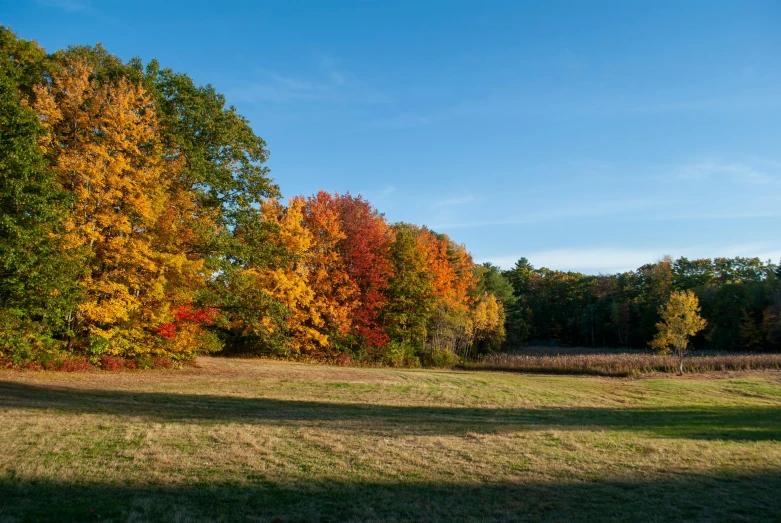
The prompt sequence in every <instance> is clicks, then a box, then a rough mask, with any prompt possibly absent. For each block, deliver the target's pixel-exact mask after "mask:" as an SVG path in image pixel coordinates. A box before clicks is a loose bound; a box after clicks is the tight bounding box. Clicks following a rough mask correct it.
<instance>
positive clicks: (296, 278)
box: [0, 27, 505, 367]
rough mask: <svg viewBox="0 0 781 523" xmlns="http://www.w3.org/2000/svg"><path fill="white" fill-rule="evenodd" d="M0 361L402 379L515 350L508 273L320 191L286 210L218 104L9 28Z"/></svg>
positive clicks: (155, 71) (105, 58) (185, 81)
mask: <svg viewBox="0 0 781 523" xmlns="http://www.w3.org/2000/svg"><path fill="white" fill-rule="evenodd" d="M0 48H2V55H0V135H1V137H0V360H2V361H3V362H6V363H7V364H13V365H21V366H23V365H25V364H29V363H30V362H37V363H38V364H42V365H43V366H47V367H56V365H57V364H58V362H60V363H61V362H63V361H67V360H68V359H69V358H75V357H78V358H82V359H84V360H86V361H89V362H93V363H97V362H99V361H101V359H105V358H123V359H128V360H133V361H135V362H137V363H138V364H140V365H142V366H143V365H149V364H150V363H149V362H150V361H152V359H154V358H166V359H169V360H188V359H191V358H192V357H194V356H195V355H197V354H199V353H205V352H216V351H227V352H233V353H241V354H267V355H277V356H286V357H292V358H298V357H306V358H313V359H321V360H335V359H342V360H350V359H360V360H362V361H368V362H378V363H384V364H391V365H417V364H442V363H452V362H453V361H454V360H455V358H456V357H468V356H469V354H470V353H474V352H479V351H486V350H496V349H498V348H499V347H500V346H501V345H502V343H503V342H504V324H505V317H504V310H503V305H502V303H501V302H500V301H499V300H498V299H497V298H496V296H495V294H494V292H493V291H492V286H491V283H490V282H489V280H490V279H491V278H493V277H494V275H493V273H491V271H489V270H487V269H486V268H485V267H483V266H479V265H476V264H475V263H474V262H473V261H472V258H471V256H470V254H469V253H468V252H467V250H466V248H465V247H464V246H463V245H459V244H457V243H455V242H453V241H452V240H451V239H450V238H448V237H447V236H446V235H443V234H437V233H435V232H433V231H431V230H429V229H427V228H426V227H422V226H417V225H412V224H406V223H389V222H388V221H387V220H386V219H385V217H384V216H383V215H382V214H380V213H379V212H378V211H377V210H376V209H375V208H374V207H373V206H372V205H371V204H370V203H369V202H368V201H366V200H365V199H364V198H362V197H361V196H353V195H350V194H329V193H326V192H319V193H317V194H315V195H312V196H309V197H294V198H290V199H289V200H288V202H287V204H284V203H283V200H282V197H281V192H280V189H279V187H278V186H277V185H276V184H275V183H274V181H273V180H272V179H271V177H270V173H269V170H268V168H267V167H266V165H265V164H266V162H267V159H268V150H267V148H266V143H265V142H264V141H263V140H262V139H261V138H260V137H259V136H257V135H256V134H255V132H254V131H253V129H252V128H251V127H250V125H249V122H248V121H247V120H246V119H245V118H244V117H242V116H241V115H240V114H239V113H238V112H237V111H236V109H235V108H234V107H232V106H229V105H227V104H226V100H225V98H224V96H223V95H221V94H220V93H218V92H217V91H216V90H215V89H214V88H213V87H212V86H209V85H207V86H199V85H196V84H195V83H194V82H193V81H192V80H191V79H190V78H189V77H188V76H187V75H185V74H183V73H179V72H175V71H173V70H171V69H167V68H163V67H161V66H160V64H159V63H158V62H157V61H154V60H153V61H151V62H149V63H148V64H143V63H142V61H141V60H140V59H137V58H136V59H131V60H129V61H128V62H123V61H122V60H120V59H119V58H117V57H116V56H113V55H112V54H110V53H109V52H108V51H106V50H105V49H104V48H103V47H101V46H100V45H97V46H95V47H70V48H68V49H65V50H60V51H57V52H55V53H51V54H47V53H46V52H45V51H44V50H43V49H42V48H41V47H39V46H38V45H37V44H36V43H35V42H34V41H26V40H23V39H20V38H18V37H16V35H15V34H14V33H13V32H11V31H10V30H9V29H7V28H4V27H0Z"/></svg>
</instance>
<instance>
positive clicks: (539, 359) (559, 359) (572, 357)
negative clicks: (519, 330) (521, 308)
mask: <svg viewBox="0 0 781 523" xmlns="http://www.w3.org/2000/svg"><path fill="white" fill-rule="evenodd" d="M548 350H549V351H550V349H548ZM678 365H679V360H678V358H677V357H675V356H661V355H658V354H648V353H645V354H642V353H628V352H621V353H613V354H610V353H604V352H603V353H595V352H593V351H592V353H588V351H587V352H586V353H580V351H577V352H575V353H567V351H566V350H564V351H563V353H561V352H556V353H553V352H549V353H548V354H544V353H542V352H540V351H535V353H533V354H521V353H511V354H491V355H488V356H484V357H482V358H479V359H477V360H475V361H470V362H464V363H463V364H461V365H460V366H459V367H460V368H463V369H466V370H497V371H515V372H530V373H544V374H585V375H592V376H612V377H630V376H639V375H642V374H648V373H655V372H658V373H678ZM763 369H781V354H713V355H696V356H689V357H686V358H684V360H683V370H684V372H694V373H700V372H719V371H749V370H763Z"/></svg>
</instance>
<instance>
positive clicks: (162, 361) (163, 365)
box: [152, 356, 174, 369]
mask: <svg viewBox="0 0 781 523" xmlns="http://www.w3.org/2000/svg"><path fill="white" fill-rule="evenodd" d="M173 366H174V364H173V362H172V361H171V360H170V359H168V358H164V357H162V356H158V357H157V358H155V359H154V362H153V363H152V368H153V369H170V368H172V367H173Z"/></svg>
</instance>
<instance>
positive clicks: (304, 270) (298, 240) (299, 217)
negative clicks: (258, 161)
mask: <svg viewBox="0 0 781 523" xmlns="http://www.w3.org/2000/svg"><path fill="white" fill-rule="evenodd" d="M303 206H304V201H303V200H301V199H294V200H292V201H291V202H290V205H289V207H288V208H287V209H285V208H284V207H283V206H282V205H281V204H280V203H279V202H278V201H277V200H274V199H269V200H267V201H266V202H264V203H263V206H262V212H263V216H264V219H265V220H267V221H268V222H270V223H273V224H275V225H277V227H278V230H279V233H278V234H277V235H275V236H273V237H272V238H271V239H270V241H273V242H276V243H277V244H278V247H282V248H283V249H285V250H286V251H287V252H288V254H289V255H290V259H291V260H292V261H291V263H289V264H283V265H282V266H281V267H274V268H248V269H247V274H248V275H250V276H252V277H253V279H254V281H255V282H256V285H257V286H258V288H261V289H264V290H265V291H266V292H267V293H269V294H270V295H271V296H272V298H273V299H275V300H277V301H278V302H280V303H281V304H282V305H284V306H285V307H286V308H287V311H288V314H287V318H286V320H285V327H286V330H287V333H288V337H289V340H288V346H289V351H288V352H292V353H293V354H309V355H318V354H319V353H320V352H321V351H323V350H324V349H325V348H327V347H328V345H329V339H328V336H327V335H326V334H324V333H323V332H322V330H323V328H324V326H325V319H324V313H325V310H324V309H325V305H324V304H323V303H322V302H321V301H318V300H317V299H316V296H315V292H314V290H313V289H312V287H310V286H309V281H308V280H309V272H310V270H311V268H310V263H309V259H310V257H311V247H312V243H313V239H312V234H311V233H310V232H309V230H308V229H307V228H306V227H305V226H304V223H303V219H304V217H303ZM262 328H265V329H267V330H273V329H275V328H277V327H276V326H275V325H274V324H273V323H271V322H270V321H269V322H267V323H266V324H265V325H264V326H263V327H262Z"/></svg>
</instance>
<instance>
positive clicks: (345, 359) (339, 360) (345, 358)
mask: <svg viewBox="0 0 781 523" xmlns="http://www.w3.org/2000/svg"><path fill="white" fill-rule="evenodd" d="M334 363H336V364H337V365H339V366H340V367H349V366H350V365H352V364H353V359H352V357H351V356H350V355H349V354H347V353H346V352H343V353H341V354H340V355H338V356H337V357H336V360H335V362H334Z"/></svg>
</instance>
